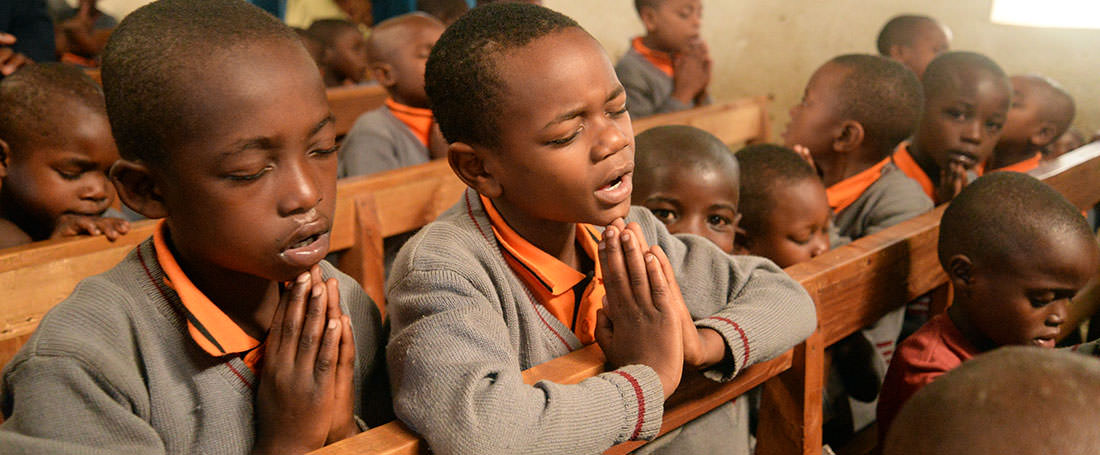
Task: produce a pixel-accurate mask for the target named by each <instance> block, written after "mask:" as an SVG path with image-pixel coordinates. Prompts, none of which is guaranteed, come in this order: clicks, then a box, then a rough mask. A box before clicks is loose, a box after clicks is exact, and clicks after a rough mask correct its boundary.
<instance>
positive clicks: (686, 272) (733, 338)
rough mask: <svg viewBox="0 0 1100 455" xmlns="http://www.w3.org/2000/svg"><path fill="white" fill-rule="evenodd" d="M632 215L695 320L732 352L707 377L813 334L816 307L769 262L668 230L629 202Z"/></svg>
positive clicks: (733, 370)
mask: <svg viewBox="0 0 1100 455" xmlns="http://www.w3.org/2000/svg"><path fill="white" fill-rule="evenodd" d="M632 216H633V217H634V221H638V222H639V223H640V224H641V225H642V229H643V231H644V232H646V235H647V236H651V237H650V238H651V239H656V240H657V242H656V243H657V244H658V245H660V246H661V248H662V249H663V250H664V251H665V253H666V254H667V255H668V257H669V260H670V261H671V262H672V267H673V269H674V270H675V273H676V280H677V282H678V283H679V284H680V289H681V291H682V293H683V297H684V302H685V303H686V304H687V306H688V310H690V311H691V315H692V317H693V318H695V325H696V326H697V327H706V328H709V329H713V330H715V331H717V332H718V333H720V334H721V335H722V338H724V339H725V340H726V345H727V346H728V347H729V349H730V352H731V353H732V354H733V355H732V356H731V359H730V361H729V362H728V363H725V364H718V365H715V366H714V367H712V368H711V369H710V370H708V371H706V372H704V374H705V375H706V376H707V377H709V378H711V379H714V380H720V381H728V380H730V379H733V378H734V377H735V376H737V374H738V373H740V372H741V370H743V369H744V368H745V367H746V366H749V365H752V364H754V363H757V362H761V361H765V360H769V359H772V358H774V357H776V356H778V355H779V354H782V353H783V352H786V351H787V350H788V349H790V348H792V347H794V345H796V344H798V343H800V342H802V340H805V339H806V337H808V336H810V334H811V333H813V331H814V329H815V328H816V326H817V311H816V309H815V307H814V304H813V301H812V300H811V299H810V296H809V294H807V293H806V290H805V289H803V288H802V286H800V285H799V284H798V283H797V282H795V281H794V280H793V279H791V277H790V276H788V275H787V274H786V273H784V272H783V270H782V269H780V268H779V267H778V266H776V265H775V264H774V263H772V262H771V261H769V260H767V259H764V258H760V257H756V256H733V255H728V254H726V253H724V252H722V251H721V250H720V249H718V247H717V246H715V245H714V244H713V243H711V242H710V241H709V240H706V239H704V238H702V237H698V236H694V235H671V234H669V233H668V230H666V229H665V227H664V225H663V224H661V223H660V222H658V221H657V220H656V218H654V217H653V215H652V214H650V213H649V211H648V210H644V209H639V208H637V207H635V208H634V209H633V210H632Z"/></svg>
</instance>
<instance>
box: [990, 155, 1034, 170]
mask: <svg viewBox="0 0 1100 455" xmlns="http://www.w3.org/2000/svg"><path fill="white" fill-rule="evenodd" d="M1042 159H1043V154H1041V153H1039V152H1035V155H1032V157H1031V158H1028V159H1026V160H1023V161H1019V162H1016V163H1013V164H1010V165H1008V166H1005V167H1002V168H1000V169H994V171H997V172H1000V171H1012V172H1025V173H1026V172H1028V171H1031V170H1032V169H1035V168H1037V167H1039V161H1041V160H1042Z"/></svg>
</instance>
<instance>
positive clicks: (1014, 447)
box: [883, 346, 1100, 455]
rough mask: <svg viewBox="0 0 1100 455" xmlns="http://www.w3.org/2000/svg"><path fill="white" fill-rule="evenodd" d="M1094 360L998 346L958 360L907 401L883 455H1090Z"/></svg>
mask: <svg viewBox="0 0 1100 455" xmlns="http://www.w3.org/2000/svg"><path fill="white" fill-rule="evenodd" d="M1097 419H1100V362H1098V361H1097V360H1096V359H1095V358H1093V357H1091V356H1086V355H1082V354H1080V353H1073V352H1067V351H1060V350H1047V349H1042V348H1038V347H1030V346H1028V347H1025V346H1006V347H1002V348H1000V349H997V350H994V351H992V352H989V353H986V354H982V355H980V356H977V357H975V358H974V359H972V360H969V361H967V362H964V363H963V364H962V365H960V366H959V367H958V368H955V369H954V370H951V371H949V372H947V373H946V374H944V375H943V376H940V377H939V378H937V379H936V380H935V381H933V382H932V383H931V384H928V385H927V386H925V387H924V388H922V389H921V390H920V391H918V392H917V393H916V394H914V395H913V397H912V398H910V399H909V401H907V402H906V403H905V405H904V406H903V407H902V409H901V412H899V413H898V417H897V419H896V420H895V421H894V423H893V424H892V425H891V428H890V429H889V433H888V434H887V437H886V438H885V444H884V446H885V447H884V451H883V453H884V454H885V455H903V454H928V453H935V454H942V455H955V454H1001V453H1060V454H1086V453H1095V451H1096V448H1097V447H1098V446H1100V428H1098V427H1097V426H1096V425H1095V423H1096V421H1097Z"/></svg>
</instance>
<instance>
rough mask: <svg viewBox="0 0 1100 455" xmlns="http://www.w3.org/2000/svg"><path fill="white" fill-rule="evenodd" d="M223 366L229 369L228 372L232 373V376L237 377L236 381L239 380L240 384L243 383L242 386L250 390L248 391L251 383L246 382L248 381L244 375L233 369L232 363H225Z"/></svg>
mask: <svg viewBox="0 0 1100 455" xmlns="http://www.w3.org/2000/svg"><path fill="white" fill-rule="evenodd" d="M225 366H227V367H229V371H232V372H233V374H235V375H237V379H240V380H241V382H243V383H244V385H246V386H248V388H250V389H251V388H252V383H251V382H248V379H245V378H244V375H243V374H241V372H240V371H237V369H236V368H234V367H233V364H232V363H229V362H225Z"/></svg>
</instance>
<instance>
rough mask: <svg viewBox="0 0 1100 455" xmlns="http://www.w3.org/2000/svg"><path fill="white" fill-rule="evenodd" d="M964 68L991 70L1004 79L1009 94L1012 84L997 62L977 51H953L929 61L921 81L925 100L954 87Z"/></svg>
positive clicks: (994, 74)
mask: <svg viewBox="0 0 1100 455" xmlns="http://www.w3.org/2000/svg"><path fill="white" fill-rule="evenodd" d="M964 68H972V69H977V70H982V71H986V72H989V73H990V74H992V75H993V77H996V78H1000V79H1004V83H1005V86H1006V87H1007V88H1008V92H1009V94H1011V93H1012V86H1011V83H1010V82H1009V80H1008V77H1006V76H1005V71H1004V70H1003V69H1001V67H1000V66H999V65H997V62H994V61H993V60H992V59H990V58H989V57H986V56H984V55H982V54H979V53H977V52H967V51H952V52H945V53H943V54H940V55H939V56H937V57H936V58H934V59H932V61H931V62H929V63H928V68H926V69H925V70H924V77H923V78H921V83H922V84H923V86H924V100H925V101H928V100H929V99H931V98H933V97H934V96H936V95H938V94H939V93H940V92H941V91H943V90H945V89H949V88H952V87H954V84H955V76H956V74H957V73H958V71H960V70H962V69H964Z"/></svg>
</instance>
